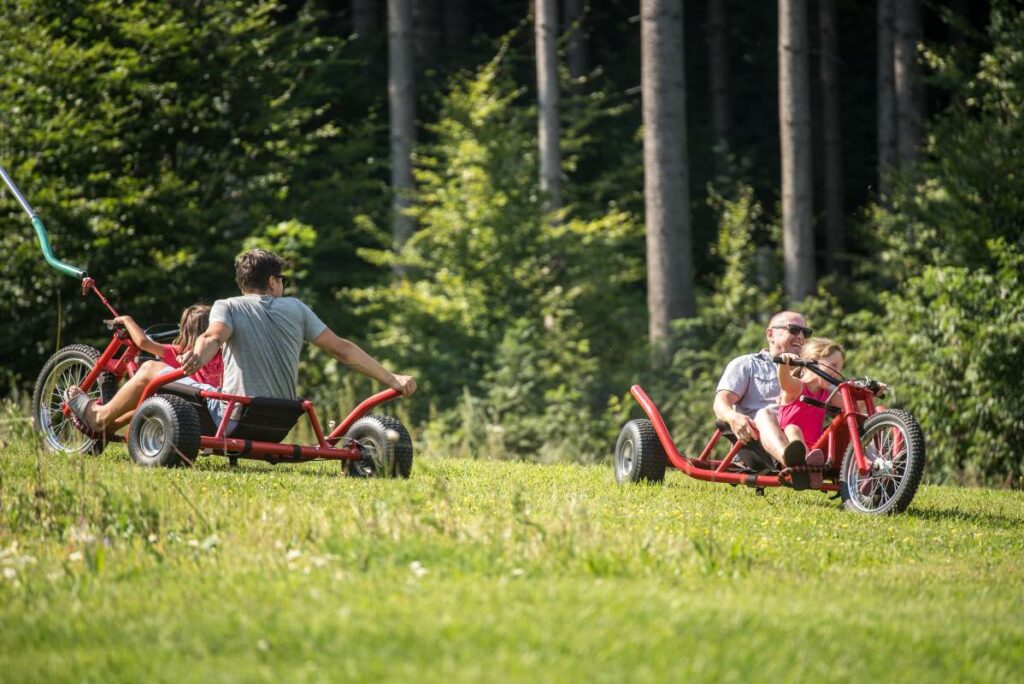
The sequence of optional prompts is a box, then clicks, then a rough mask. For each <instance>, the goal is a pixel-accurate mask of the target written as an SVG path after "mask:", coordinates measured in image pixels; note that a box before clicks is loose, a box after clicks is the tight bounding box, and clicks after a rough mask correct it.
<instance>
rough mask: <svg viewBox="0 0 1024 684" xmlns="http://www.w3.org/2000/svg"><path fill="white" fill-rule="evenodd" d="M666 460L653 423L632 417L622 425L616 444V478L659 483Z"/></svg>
mask: <svg viewBox="0 0 1024 684" xmlns="http://www.w3.org/2000/svg"><path fill="white" fill-rule="evenodd" d="M667 463H668V459H667V458H666V457H665V449H664V448H663V447H662V446H661V442H659V441H658V435H657V433H656V432H654V426H653V425H651V421H649V420H647V419H646V418H639V419H637V420H631V421H629V422H628V423H626V424H625V425H624V426H623V427H622V432H620V433H619V441H618V442H617V443H616V444H615V481H616V482H618V483H619V484H626V483H627V482H640V481H642V480H643V481H646V482H661V481H662V480H664V479H665V466H666V464H667Z"/></svg>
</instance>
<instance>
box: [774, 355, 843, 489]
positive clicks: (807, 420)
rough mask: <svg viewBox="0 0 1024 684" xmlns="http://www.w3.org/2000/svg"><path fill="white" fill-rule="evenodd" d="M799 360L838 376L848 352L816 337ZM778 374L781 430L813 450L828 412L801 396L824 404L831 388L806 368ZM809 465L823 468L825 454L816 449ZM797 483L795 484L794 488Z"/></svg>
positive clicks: (785, 368)
mask: <svg viewBox="0 0 1024 684" xmlns="http://www.w3.org/2000/svg"><path fill="white" fill-rule="evenodd" d="M781 356H782V358H783V359H784V360H787V361H789V360H791V359H795V358H796V355H795V354H782V355H781ZM800 359H802V360H804V361H817V362H818V365H819V366H820V367H821V369H822V370H824V371H826V372H829V373H830V374H835V375H838V374H840V373H841V372H842V370H843V365H844V364H845V362H846V352H845V351H844V350H843V348H842V346H841V345H839V344H838V343H836V342H833V341H832V340H829V339H825V338H824V337H814V338H811V339H809V340H807V342H806V343H805V344H804V346H803V349H802V350H801V351H800ZM778 372H779V389H780V390H781V392H780V394H779V427H781V428H782V431H783V432H784V433H785V434H786V437H787V438H788V439H789V441H790V442H803V443H804V445H805V446H813V445H814V444H815V443H816V442H817V441H818V439H820V438H821V434H822V432H823V431H824V429H825V428H824V423H825V409H824V408H822V407H819V406H812V405H811V404H805V403H804V402H802V401H800V397H801V396H805V397H810V398H811V399H814V400H816V401H819V402H822V403H825V402H826V401H827V400H828V398H829V395H830V394H831V393H832V389H833V388H832V386H831V385H829V384H828V383H826V382H825V381H824V380H822V379H821V378H820V377H819V376H817V375H816V374H814V373H811V372H810V371H806V370H804V369H803V368H794V367H792V366H790V365H789V364H788V363H787V364H784V365H783V364H780V365H779V367H778ZM806 463H807V465H823V464H824V463H825V454H824V453H822V451H821V449H813V450H811V451H809V452H808V453H807V457H806ZM795 484H796V480H794V485H795ZM810 485H811V486H812V487H815V488H817V487H820V486H821V474H820V473H812V474H811V477H810Z"/></svg>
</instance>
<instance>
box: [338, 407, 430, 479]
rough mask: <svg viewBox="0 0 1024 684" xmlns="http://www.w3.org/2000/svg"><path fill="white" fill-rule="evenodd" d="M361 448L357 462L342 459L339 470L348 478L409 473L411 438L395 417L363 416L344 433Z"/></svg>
mask: <svg viewBox="0 0 1024 684" xmlns="http://www.w3.org/2000/svg"><path fill="white" fill-rule="evenodd" d="M345 436H346V437H348V438H349V439H352V440H355V441H356V442H358V444H359V446H360V448H361V449H362V451H363V458H362V459H361V460H359V461H345V462H343V463H342V469H343V470H344V471H345V473H346V474H348V475H351V476H352V477H401V478H408V477H409V475H410V474H411V473H412V458H413V448H412V438H411V437H409V431H408V430H406V429H405V426H404V425H402V424H401V423H400V422H399V421H398V420H397V419H396V418H392V417H391V416H363V417H362V418H360V419H359V420H357V421H356V422H355V423H354V424H353V425H352V427H351V429H349V431H348V434H346V435H345Z"/></svg>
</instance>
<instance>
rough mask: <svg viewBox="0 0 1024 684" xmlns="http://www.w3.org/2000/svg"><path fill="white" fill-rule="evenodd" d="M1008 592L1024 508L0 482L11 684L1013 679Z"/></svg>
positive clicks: (39, 467) (1021, 654) (26, 464)
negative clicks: (892, 512) (882, 513)
mask: <svg viewBox="0 0 1024 684" xmlns="http://www.w3.org/2000/svg"><path fill="white" fill-rule="evenodd" d="M1022 567H1024V496H1022V494H1021V493H1020V492H1008V491H993V490H979V489H955V488H946V487H922V489H921V490H920V492H919V493H918V496H917V498H916V499H915V501H914V503H913V504H912V505H911V508H910V510H909V511H908V512H907V513H906V514H904V515H901V516H898V517H893V518H883V519H876V518H869V517H861V516H856V515H853V514H850V513H844V512H841V511H840V510H839V508H838V506H837V505H836V502H835V501H830V500H828V499H827V498H826V497H825V496H824V495H821V494H817V493H815V494H808V493H796V492H790V491H780V490H774V491H769V492H768V495H767V496H766V497H764V498H759V497H755V496H754V494H753V492H752V491H751V490H749V489H744V488H731V487H728V486H724V485H706V484H701V483H698V482H696V481H693V480H689V479H686V478H685V477H683V476H682V475H681V474H679V473H671V474H670V475H669V476H668V478H667V481H666V484H665V485H664V486H655V487H646V486H645V487H628V488H620V487H618V486H616V485H615V484H614V482H613V479H612V474H611V470H610V468H609V467H599V466H597V467H580V466H568V465H566V466H557V465H556V466H536V465H526V464H519V463H508V462H482V461H465V460H450V459H444V458H429V457H427V458H418V460H417V462H416V465H415V467H414V474H413V478H412V479H411V480H409V481H401V482H400V481H354V480H349V479H346V478H342V477H339V476H337V466H332V465H331V464H311V465H306V466H302V467H289V466H279V467H277V468H271V467H268V466H263V465H262V464H251V465H245V464H243V466H242V467H241V468H240V469H238V470H236V471H230V470H228V468H227V461H226V459H209V460H204V461H201V463H200V466H199V467H198V468H196V469H193V470H176V471H166V470H143V469H140V468H137V467H134V466H133V465H131V464H130V463H129V462H128V460H127V456H126V455H125V454H124V452H123V450H121V449H111V450H109V452H108V453H107V454H105V455H104V456H103V457H101V458H99V459H93V458H70V459H68V458H65V457H63V456H59V455H44V456H39V455H38V454H37V453H36V452H35V451H34V450H32V449H30V448H29V447H27V446H23V447H19V446H14V447H7V448H6V449H5V450H4V452H3V454H2V458H0V635H2V636H0V672H2V673H3V675H2V677H3V679H4V680H5V681H104V682H106V681H133V682H134V681H142V680H148V681H181V680H186V681H207V680H211V681H239V680H248V681H252V680H255V681H274V682H277V681H310V682H319V681H323V680H325V679H333V680H362V681H378V680H391V681H411V680H415V681H461V680H478V681H479V680H483V681H493V680H519V681H538V680H539V681H634V680H639V681H644V680H646V681H650V680H654V681H686V680H689V679H699V680H707V681H716V682H717V681H746V680H750V679H753V680H758V681H776V680H789V681H794V680H801V681H813V680H829V681H854V680H858V681H874V680H878V681H886V682H900V681H904V682H922V681H938V680H943V681H1008V680H1015V679H1016V678H1017V677H1019V676H1020V673H1021V671H1022V668H1024V571H1022ZM1015 673H1016V674H1015Z"/></svg>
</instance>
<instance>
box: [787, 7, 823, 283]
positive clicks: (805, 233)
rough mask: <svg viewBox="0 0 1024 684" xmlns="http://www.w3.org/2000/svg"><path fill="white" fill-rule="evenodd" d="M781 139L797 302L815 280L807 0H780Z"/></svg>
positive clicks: (791, 272) (791, 275) (789, 280)
mask: <svg viewBox="0 0 1024 684" xmlns="http://www.w3.org/2000/svg"><path fill="white" fill-rule="evenodd" d="M779 139H780V143H781V148H782V251H783V257H784V261H785V271H786V274H785V281H786V297H787V299H788V300H789V301H790V302H798V301H800V300H801V299H803V298H804V297H806V296H807V295H809V294H810V293H811V292H812V291H813V289H814V280H815V278H814V230H813V225H812V222H811V221H812V210H813V206H812V202H813V196H812V185H811V108H810V83H809V78H808V59H807V3H806V0H779Z"/></svg>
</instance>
